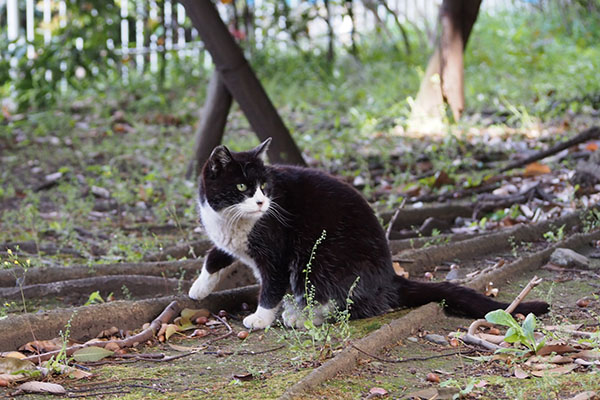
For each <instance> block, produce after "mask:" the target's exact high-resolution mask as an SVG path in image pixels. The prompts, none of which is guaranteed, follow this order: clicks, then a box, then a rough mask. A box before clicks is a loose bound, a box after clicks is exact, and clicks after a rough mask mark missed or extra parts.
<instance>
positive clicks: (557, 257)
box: [550, 248, 590, 268]
mask: <svg viewBox="0 0 600 400" xmlns="http://www.w3.org/2000/svg"><path fill="white" fill-rule="evenodd" d="M550 262H551V263H552V264H554V265H558V266H559V267H565V268H589V264H590V262H589V260H588V259H587V257H585V256H583V255H581V254H579V253H577V252H575V251H573V250H571V249H565V248H558V249H556V250H554V252H553V253H552V255H551V256H550Z"/></svg>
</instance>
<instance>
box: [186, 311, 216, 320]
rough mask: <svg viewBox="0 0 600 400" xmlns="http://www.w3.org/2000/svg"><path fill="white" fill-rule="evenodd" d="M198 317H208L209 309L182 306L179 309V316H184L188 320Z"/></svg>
mask: <svg viewBox="0 0 600 400" xmlns="http://www.w3.org/2000/svg"><path fill="white" fill-rule="evenodd" d="M198 317H206V318H208V317H210V311H208V310H207V309H206V308H200V309H193V308H184V309H183V310H181V318H185V319H187V320H188V321H194V320H195V319H196V318H198Z"/></svg>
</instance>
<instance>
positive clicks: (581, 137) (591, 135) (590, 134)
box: [500, 126, 600, 172]
mask: <svg viewBox="0 0 600 400" xmlns="http://www.w3.org/2000/svg"><path fill="white" fill-rule="evenodd" d="M592 139H600V128H599V127H597V126H593V127H591V128H589V129H586V130H585V131H583V132H581V133H579V134H578V135H576V136H575V137H573V138H571V139H569V140H567V141H565V142H561V143H557V144H556V145H554V146H552V147H551V148H549V149H548V150H544V151H540V152H538V153H536V154H534V155H532V156H530V157H527V158H525V159H523V160H518V161H515V162H512V163H510V164H508V165H507V166H505V167H504V168H502V169H501V170H500V172H506V171H510V170H511V169H515V168H519V167H522V166H524V165H527V164H531V163H532V162H534V161H538V160H541V159H543V158H546V157H549V156H551V155H554V154H556V153H558V152H560V151H563V150H565V149H568V148H569V147H572V146H575V145H577V144H580V143H584V142H587V141H588V140H592Z"/></svg>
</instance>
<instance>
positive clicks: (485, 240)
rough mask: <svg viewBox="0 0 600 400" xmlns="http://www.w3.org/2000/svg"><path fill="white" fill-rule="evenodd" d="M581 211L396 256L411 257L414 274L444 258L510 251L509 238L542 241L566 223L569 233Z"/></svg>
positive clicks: (442, 260)
mask: <svg viewBox="0 0 600 400" xmlns="http://www.w3.org/2000/svg"><path fill="white" fill-rule="evenodd" d="M584 212H585V211H584ZM582 214H583V212H574V213H571V214H569V215H566V216H564V217H562V218H559V219H558V220H553V221H543V222H539V223H537V224H532V225H516V226H514V227H511V228H508V229H504V230H502V231H500V232H495V233H490V234H489V235H486V236H483V237H475V238H473V239H467V240H463V241H459V242H457V243H452V244H442V245H438V246H431V247H427V248H423V249H417V250H407V251H403V252H400V253H397V254H395V256H396V257H400V258H403V259H410V260H412V261H413V262H412V263H411V264H410V265H409V266H408V270H409V272H410V273H411V274H413V275H414V274H420V273H423V272H425V270H426V269H427V268H429V267H432V266H434V265H438V264H440V263H442V262H444V261H451V260H454V259H461V258H465V257H468V258H473V257H475V256H478V255H484V254H491V253H494V252H498V251H504V250H509V249H510V248H511V244H510V243H511V240H512V241H513V242H515V243H520V242H533V241H538V240H543V235H544V233H546V232H548V231H549V230H551V229H552V227H553V226H562V225H565V232H570V231H571V229H572V228H573V227H574V226H578V225H579V224H580V222H581V215H582ZM511 238H512V239H511ZM509 239H510V240H509Z"/></svg>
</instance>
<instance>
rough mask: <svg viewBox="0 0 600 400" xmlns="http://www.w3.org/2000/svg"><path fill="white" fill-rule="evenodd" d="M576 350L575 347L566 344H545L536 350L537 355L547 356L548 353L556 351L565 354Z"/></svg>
mask: <svg viewBox="0 0 600 400" xmlns="http://www.w3.org/2000/svg"><path fill="white" fill-rule="evenodd" d="M574 351H576V350H575V348H573V347H572V346H569V345H568V344H547V345H545V346H544V347H542V348H541V349H539V350H538V352H537V355H538V356H547V355H548V354H552V353H556V354H565V353H572V352H574Z"/></svg>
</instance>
